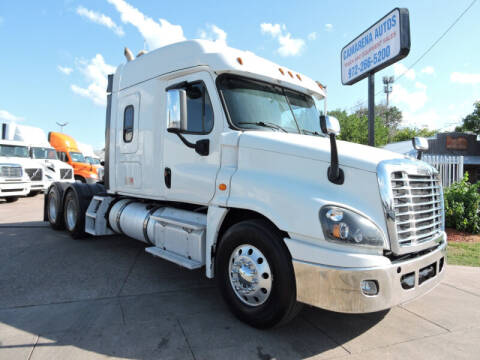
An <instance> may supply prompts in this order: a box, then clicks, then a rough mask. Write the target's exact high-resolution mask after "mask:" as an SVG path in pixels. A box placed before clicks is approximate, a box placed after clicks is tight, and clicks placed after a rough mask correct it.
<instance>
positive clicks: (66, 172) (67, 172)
mask: <svg viewBox="0 0 480 360" xmlns="http://www.w3.org/2000/svg"><path fill="white" fill-rule="evenodd" d="M60 178H61V179H71V178H72V169H60Z"/></svg>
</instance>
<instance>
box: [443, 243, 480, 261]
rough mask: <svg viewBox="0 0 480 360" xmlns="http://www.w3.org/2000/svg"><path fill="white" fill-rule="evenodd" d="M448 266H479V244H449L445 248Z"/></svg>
mask: <svg viewBox="0 0 480 360" xmlns="http://www.w3.org/2000/svg"><path fill="white" fill-rule="evenodd" d="M447 263H448V264H450V265H465V266H480V242H451V243H449V244H448V248H447Z"/></svg>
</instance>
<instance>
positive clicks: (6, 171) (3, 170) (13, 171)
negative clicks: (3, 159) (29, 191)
mask: <svg viewBox="0 0 480 360" xmlns="http://www.w3.org/2000/svg"><path fill="white" fill-rule="evenodd" d="M0 175H1V176H2V177H6V178H18V177H22V168H21V167H20V166H5V165H3V166H0Z"/></svg>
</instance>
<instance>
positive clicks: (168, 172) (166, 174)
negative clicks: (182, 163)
mask: <svg viewBox="0 0 480 360" xmlns="http://www.w3.org/2000/svg"><path fill="white" fill-rule="evenodd" d="M163 176H164V179H165V186H166V187H167V188H169V189H170V187H171V186H172V170H170V168H168V167H166V168H165V171H164V172H163Z"/></svg>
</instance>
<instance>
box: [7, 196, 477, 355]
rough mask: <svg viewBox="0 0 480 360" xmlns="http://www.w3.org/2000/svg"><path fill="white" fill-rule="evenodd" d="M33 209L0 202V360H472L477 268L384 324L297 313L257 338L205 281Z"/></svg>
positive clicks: (450, 276)
mask: <svg viewBox="0 0 480 360" xmlns="http://www.w3.org/2000/svg"><path fill="white" fill-rule="evenodd" d="M42 217H43V197H42V196H41V195H39V196H36V197H34V198H23V199H20V200H19V201H18V202H16V203H12V204H7V203H3V202H0V359H32V360H34V359H102V358H107V357H108V358H128V359H130V358H132V359H196V360H199V359H260V360H268V359H337V358H346V359H365V358H368V359H402V360H405V359H408V360H413V359H434V358H435V359H479V358H480V268H468V267H454V266H449V267H447V269H446V270H447V274H446V278H445V280H444V282H443V283H442V284H440V285H439V286H438V287H437V288H436V289H435V290H433V291H432V292H430V293H429V294H427V295H426V296H424V297H423V298H420V299H418V300H416V301H414V302H412V303H409V304H406V305H402V306H399V307H396V308H393V309H391V310H390V311H388V312H382V313H375V314H364V315H345V314H338V313H332V312H328V311H323V310H320V309H315V308H311V307H305V308H304V310H302V312H301V313H300V315H299V316H298V317H297V318H296V319H295V320H294V321H293V322H291V323H290V324H288V325H287V326H284V327H282V328H277V329H273V330H266V331H265V330H264V331H261V330H256V329H253V328H251V327H249V326H247V325H245V324H243V323H241V322H240V321H238V320H237V319H236V318H234V317H233V316H232V315H231V313H230V312H229V311H228V309H227V308H226V306H225V305H224V303H223V301H222V299H221V298H220V296H219V294H218V292H217V290H216V288H215V284H214V281H212V280H208V279H206V278H205V276H204V271H203V270H199V271H189V270H186V269H182V268H180V267H178V266H176V265H174V264H171V263H169V262H166V261H163V260H160V259H158V258H154V257H152V256H151V255H149V254H147V253H145V251H144V246H143V245H142V243H140V242H137V241H135V240H130V239H128V238H125V237H121V236H110V237H102V238H87V239H83V240H73V239H71V238H70V236H69V235H67V234H66V233H65V232H59V231H54V230H52V229H51V228H50V227H49V226H48V225H47V224H46V223H44V222H42V221H41V220H42Z"/></svg>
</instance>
